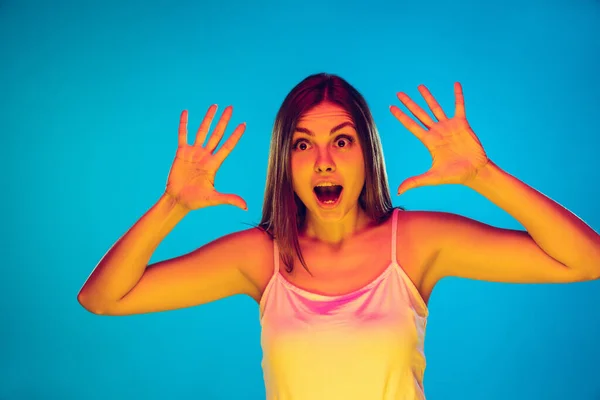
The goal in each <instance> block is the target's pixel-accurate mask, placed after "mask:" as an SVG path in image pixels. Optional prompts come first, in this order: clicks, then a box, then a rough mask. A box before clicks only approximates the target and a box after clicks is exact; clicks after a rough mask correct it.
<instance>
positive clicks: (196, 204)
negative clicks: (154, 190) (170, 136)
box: [165, 104, 248, 210]
mask: <svg viewBox="0 0 600 400" xmlns="http://www.w3.org/2000/svg"><path fill="white" fill-rule="evenodd" d="M216 111H217V105H216V104H213V105H212V106H210V107H209V109H208V111H207V112H206V115H205V116H204V120H203V121H202V123H201V124H200V128H198V132H197V133H196V141H195V143H194V144H191V145H188V143H187V123H188V112H187V110H184V111H183V112H182V113H181V117H180V121H179V144H178V147H177V153H176V155H175V160H174V161H173V165H172V166H171V170H170V171H169V177H168V180H167V187H166V190H165V192H166V193H167V194H168V195H169V196H171V197H173V198H174V199H176V201H177V202H178V203H180V204H181V205H183V206H184V207H186V208H188V209H189V210H195V209H198V208H203V207H209V206H216V205H219V204H230V205H232V206H236V207H239V208H241V209H243V210H247V209H248V207H247V205H246V202H245V201H244V199H242V198H241V197H240V196H237V195H235V194H222V193H219V192H217V191H216V190H215V187H214V184H215V175H216V173H217V170H218V169H219V167H220V166H221V164H222V163H223V161H224V160H225V158H226V157H227V156H228V155H229V153H231V150H233V148H234V147H235V145H236V144H237V142H238V141H239V140H240V138H241V136H242V134H243V133H244V130H245V129H246V123H242V124H240V125H238V126H237V127H236V128H235V130H234V131H233V133H232V134H231V136H230V137H229V139H227V141H226V142H225V143H224V144H223V146H221V148H220V149H219V150H218V151H216V152H215V149H216V148H217V146H218V145H219V143H220V141H221V139H222V138H223V134H224V132H225V128H226V127H227V124H228V123H229V120H230V118H231V114H232V112H233V107H231V106H229V107H227V108H225V110H224V111H223V114H222V115H221V118H220V119H219V122H218V123H217V126H216V127H215V129H214V131H213V134H212V135H211V136H210V137H209V139H208V142H207V144H206V146H203V143H204V140H205V139H206V135H207V133H208V129H209V127H210V124H211V122H212V120H213V118H214V116H215V113H216Z"/></svg>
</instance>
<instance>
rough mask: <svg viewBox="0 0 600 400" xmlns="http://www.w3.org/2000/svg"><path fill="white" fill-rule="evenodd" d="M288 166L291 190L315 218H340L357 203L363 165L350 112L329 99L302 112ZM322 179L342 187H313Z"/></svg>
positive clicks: (361, 185) (361, 183)
mask: <svg viewBox="0 0 600 400" xmlns="http://www.w3.org/2000/svg"><path fill="white" fill-rule="evenodd" d="M291 167H292V181H293V188H294V192H295V193H296V195H297V196H298V197H299V198H300V200H302V202H303V203H304V205H305V206H306V208H307V212H308V213H311V214H313V215H314V216H315V217H316V218H318V219H321V220H339V219H341V218H342V217H343V216H344V215H346V214H347V213H348V212H349V211H350V210H351V209H352V208H354V207H357V206H358V197H359V196H360V192H361V191H362V188H363V186H364V183H365V166H364V157H363V153H362V148H361V146H360V143H359V138H358V134H357V133H356V128H355V126H354V122H353V120H352V117H351V116H350V114H349V113H348V112H347V111H346V110H345V109H343V108H342V107H340V106H338V105H336V104H333V103H328V102H325V103H321V104H319V105H317V106H315V107H314V108H312V109H310V110H309V111H308V112H306V113H305V114H303V115H302V116H301V117H300V119H299V121H298V123H297V124H296V130H295V132H294V134H293V137H292V149H291ZM321 182H330V183H333V184H334V185H339V186H341V187H342V190H341V192H339V189H340V188H339V187H338V188H337V190H333V189H334V188H329V189H327V188H319V189H315V187H316V186H317V184H319V183H321ZM338 192H339V196H337V194H338Z"/></svg>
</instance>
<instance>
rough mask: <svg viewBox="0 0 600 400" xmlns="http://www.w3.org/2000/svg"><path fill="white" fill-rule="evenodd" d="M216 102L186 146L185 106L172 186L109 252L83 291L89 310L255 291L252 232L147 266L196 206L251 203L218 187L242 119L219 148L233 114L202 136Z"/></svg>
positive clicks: (161, 305) (169, 305)
mask: <svg viewBox="0 0 600 400" xmlns="http://www.w3.org/2000/svg"><path fill="white" fill-rule="evenodd" d="M216 108H217V106H216V105H212V106H211V107H210V108H209V110H208V111H207V114H206V116H205V118H204V120H203V121H202V124H201V125H200V128H199V129H198V132H197V135H196V143H195V144H193V145H188V144H187V120H188V115H187V111H186V110H184V111H183V112H182V114H181V117H180V124H179V133H178V138H179V142H178V148H177V153H176V156H175V160H174V162H173V166H172V167H171V171H170V173H169V178H168V181H167V189H166V191H165V194H164V195H163V196H161V198H160V199H159V200H158V202H157V203H156V204H155V205H154V206H153V207H152V208H151V209H150V210H148V212H147V213H146V214H144V216H143V217H142V218H140V219H139V220H138V221H137V222H136V223H135V225H134V226H133V227H131V229H129V231H127V233H125V235H123V236H122V237H121V238H120V239H119V240H118V241H117V242H116V243H115V244H114V245H113V246H112V248H111V249H110V250H109V251H108V252H107V253H106V254H105V255H104V257H103V258H102V260H101V261H100V263H99V264H98V265H97V266H96V268H95V269H94V271H93V272H92V274H91V275H90V276H89V277H88V279H87V281H86V283H85V284H84V285H83V287H82V289H81V290H80V292H79V295H78V296H77V299H78V300H79V303H80V304H81V305H82V306H83V307H84V308H85V309H87V310H89V311H90V312H93V313H95V314H105V315H124V314H134V313H145V312H152V311H162V310H169V309H174V308H181V307H186V306H191V305H196V304H202V303H205V302H208V301H212V300H216V299H218V298H221V297H225V296H228V295H233V294H237V293H248V294H251V295H252V296H254V297H256V290H255V285H253V284H252V283H251V282H250V280H249V279H248V278H246V276H247V275H245V274H244V273H242V272H241V268H242V265H244V264H245V263H246V262H247V261H245V260H244V259H243V256H244V255H245V251H244V250H240V249H241V248H244V246H243V244H244V243H245V240H247V237H246V236H245V235H243V234H231V235H228V236H225V237H223V238H221V239H219V240H216V241H214V242H212V243H209V244H207V245H205V246H203V247H201V248H199V249H197V250H196V251H194V252H193V253H190V254H188V255H185V256H181V257H178V258H174V259H172V260H167V261H163V262H160V263H157V264H156V265H152V266H150V267H148V268H146V267H147V264H148V262H149V260H150V258H151V257H152V254H153V253H154V251H155V250H156V248H157V247H158V245H159V244H160V242H161V241H162V240H163V239H164V238H165V237H166V236H167V235H168V234H169V232H171V230H172V229H173V228H174V227H175V225H177V223H178V222H179V221H181V219H182V218H183V217H185V216H186V215H187V213H188V212H189V211H191V210H195V209H199V208H203V207H209V206H216V205H219V204H229V205H233V206H237V207H240V208H242V209H247V207H246V203H245V201H244V200H243V199H242V198H241V197H239V196H237V195H233V194H230V195H227V194H222V193H219V192H217V191H216V190H215V188H214V181H215V174H216V172H217V169H218V168H219V167H220V165H221V164H222V162H223V160H224V159H225V157H227V155H228V154H229V153H230V152H231V150H232V149H233V147H234V146H235V145H236V143H237V142H238V140H239V139H240V137H241V135H242V133H243V131H244V128H245V124H240V125H239V126H238V127H237V128H236V129H235V130H234V132H233V134H232V135H231V137H230V138H229V139H228V140H227V141H226V142H225V143H224V144H223V146H222V147H221V148H220V149H219V150H218V151H215V148H216V146H217V145H218V144H219V141H220V140H221V139H222V137H223V133H224V131H225V127H226V125H227V122H228V121H229V118H230V117H231V112H232V107H231V106H229V107H227V108H226V109H225V111H224V112H223V115H222V116H221V119H220V120H219V122H218V124H217V126H216V128H215V131H214V134H213V135H211V136H210V138H209V139H208V143H207V144H206V146H203V142H204V140H205V138H206V136H207V132H208V128H209V125H210V123H211V121H212V118H213V117H214V114H215V112H216Z"/></svg>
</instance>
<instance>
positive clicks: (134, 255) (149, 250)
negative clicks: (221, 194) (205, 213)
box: [77, 194, 189, 312]
mask: <svg viewBox="0 0 600 400" xmlns="http://www.w3.org/2000/svg"><path fill="white" fill-rule="evenodd" d="M188 212H189V210H187V209H186V208H185V207H183V206H181V205H180V204H178V203H177V202H176V201H175V200H174V199H173V198H172V197H170V196H169V195H168V194H163V195H162V196H161V197H160V199H159V200H158V202H157V203H156V204H154V206H152V208H150V209H149V210H148V211H147V212H146V213H145V214H144V215H143V216H142V217H141V218H140V219H139V220H138V221H137V222H136V223H135V225H133V226H132V227H131V228H130V229H129V230H128V231H127V232H126V233H125V235H123V236H122V237H121V238H120V239H119V240H118V241H117V242H116V243H115V244H114V245H113V246H112V247H111V248H110V250H109V251H108V252H107V253H106V254H105V255H104V257H103V258H102V259H101V260H100V262H99V263H98V265H97V266H96V268H95V269H94V271H93V272H92V273H91V275H90V276H89V278H88V279H87V281H86V282H85V284H84V286H83V287H82V289H81V290H80V292H79V295H78V296H77V299H78V300H79V303H80V304H81V305H82V306H83V307H85V308H86V309H87V310H89V311H92V312H95V311H96V310H100V309H103V308H105V307H106V305H107V304H110V303H114V302H116V301H119V300H120V299H122V298H123V297H124V296H125V295H126V294H127V293H128V292H129V291H130V290H131V289H132V288H133V287H134V286H135V285H136V284H137V283H138V282H139V280H140V278H141V277H142V275H143V274H144V271H145V270H146V266H147V264H148V262H149V261H150V258H151V257H152V254H153V253H154V251H155V250H156V248H157V247H158V245H159V244H160V243H161V242H162V240H163V239H164V238H165V237H166V236H167V235H168V234H169V232H171V230H173V228H174V227H175V225H177V223H179V221H181V219H183V217H185V216H186V215H187V213H188Z"/></svg>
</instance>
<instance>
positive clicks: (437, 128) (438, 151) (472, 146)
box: [390, 82, 489, 194]
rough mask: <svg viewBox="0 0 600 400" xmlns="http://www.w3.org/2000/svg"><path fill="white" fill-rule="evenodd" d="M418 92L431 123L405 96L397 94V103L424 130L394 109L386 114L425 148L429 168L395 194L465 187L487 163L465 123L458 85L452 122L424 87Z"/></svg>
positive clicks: (479, 145) (463, 107)
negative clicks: (443, 186) (445, 186)
mask: <svg viewBox="0 0 600 400" xmlns="http://www.w3.org/2000/svg"><path fill="white" fill-rule="evenodd" d="M419 92H420V93H421V95H422V96H423V97H424V98H425V101H426V102H427V105H428V106H429V108H430V109H431V111H432V113H433V115H434V116H435V118H436V119H437V121H434V120H433V119H432V118H431V116H429V114H427V112H425V110H423V109H422V108H421V107H419V106H418V105H417V104H416V103H415V102H414V101H413V100H412V99H411V98H410V97H408V96H407V95H406V94H405V93H402V92H400V93H398V99H399V100H400V101H401V102H402V104H404V105H405V106H406V108H408V109H409V110H410V112H411V113H412V114H413V115H414V117H415V119H416V120H418V121H420V122H421V123H422V124H423V125H424V126H425V128H426V129H423V128H422V127H421V126H419V124H417V122H416V121H415V120H414V119H412V118H411V117H409V116H408V115H406V114H405V113H404V112H403V111H401V110H400V109H399V108H398V107H396V106H390V111H391V112H392V114H393V115H394V116H395V117H396V118H397V119H398V121H400V123H402V125H404V127H405V128H406V129H408V130H409V131H410V132H411V133H412V134H413V135H415V136H416V137H417V138H418V139H419V140H420V141H421V143H423V144H424V145H425V147H427V150H429V153H430V154H431V158H432V165H431V168H430V169H429V171H427V172H425V173H424V174H421V175H419V176H414V177H410V178H408V179H406V180H405V181H404V182H402V183H401V184H400V187H399V188H398V194H402V193H404V192H406V191H407V190H410V189H414V188H416V187H420V186H430V185H441V184H463V185H468V184H469V182H471V181H472V180H473V179H474V178H475V176H476V175H477V173H478V172H479V171H480V170H481V169H482V168H483V167H485V165H486V164H487V163H488V161H489V159H488V156H487V154H486V152H485V151H484V149H483V147H482V145H481V143H480V142H479V139H478V138H477V136H476V135H475V132H473V130H472V129H471V127H470V126H469V123H468V122H467V118H466V115H465V101H464V97H463V92H462V86H461V85H460V83H458V82H456V83H455V84H454V95H455V99H456V104H455V107H456V110H455V114H454V117H452V118H448V117H447V116H446V114H445V113H444V111H443V110H442V108H441V107H440V105H439V103H438V102H437V101H436V100H435V99H434V98H433V96H432V95H431V93H430V92H429V90H428V89H427V88H426V87H425V86H424V85H420V86H419Z"/></svg>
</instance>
